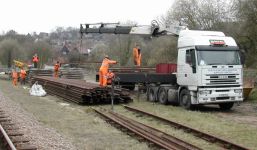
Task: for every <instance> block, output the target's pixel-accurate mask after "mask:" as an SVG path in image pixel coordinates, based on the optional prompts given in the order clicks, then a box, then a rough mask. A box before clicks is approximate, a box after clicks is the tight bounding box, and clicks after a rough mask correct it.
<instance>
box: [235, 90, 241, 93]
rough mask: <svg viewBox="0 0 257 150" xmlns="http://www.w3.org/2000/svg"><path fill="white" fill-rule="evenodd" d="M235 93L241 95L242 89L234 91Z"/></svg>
mask: <svg viewBox="0 0 257 150" xmlns="http://www.w3.org/2000/svg"><path fill="white" fill-rule="evenodd" d="M234 92H235V93H242V89H236V90H234Z"/></svg>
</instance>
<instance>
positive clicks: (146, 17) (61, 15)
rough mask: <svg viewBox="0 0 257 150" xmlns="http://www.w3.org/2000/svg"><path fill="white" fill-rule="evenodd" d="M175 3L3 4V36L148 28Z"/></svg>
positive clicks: (85, 0)
mask: <svg viewBox="0 0 257 150" xmlns="http://www.w3.org/2000/svg"><path fill="white" fill-rule="evenodd" d="M172 2H173V0H159V1H156V0H153V1H151V0H1V9H0V32H1V33H3V32H6V31H9V30H11V29H13V30H15V31H16V32H18V33H21V34H27V33H32V32H37V33H39V32H51V31H53V30H54V29H55V28H56V27H78V28H79V25H80V24H81V23H98V22H126V21H127V20H130V21H135V22H137V23H138V24H140V25H149V24H150V23H151V21H152V20H154V19H156V18H157V17H159V16H161V15H165V13H166V12H167V11H168V10H169V8H170V7H171V6H172Z"/></svg>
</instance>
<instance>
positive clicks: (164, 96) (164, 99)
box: [158, 87, 168, 105]
mask: <svg viewBox="0 0 257 150" xmlns="http://www.w3.org/2000/svg"><path fill="white" fill-rule="evenodd" d="M158 100H159V102H160V103H161V104H164V105H166V104H167V103H168V93H167V90H166V89H165V88H164V87H160V89H159V91H158Z"/></svg>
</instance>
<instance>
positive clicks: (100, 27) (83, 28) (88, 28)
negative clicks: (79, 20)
mask: <svg viewBox="0 0 257 150" xmlns="http://www.w3.org/2000/svg"><path fill="white" fill-rule="evenodd" d="M96 26H97V27H96ZM187 29H188V28H187V27H186V26H175V25H170V26H166V27H160V26H159V24H158V22H157V21H155V20H154V21H152V23H151V25H142V26H137V25H121V24H119V23H96V24H80V33H81V35H83V34H88V33H100V34H102V33H105V34H106V33H109V34H133V35H149V36H161V35H175V36H178V35H179V32H180V31H181V30H187Z"/></svg>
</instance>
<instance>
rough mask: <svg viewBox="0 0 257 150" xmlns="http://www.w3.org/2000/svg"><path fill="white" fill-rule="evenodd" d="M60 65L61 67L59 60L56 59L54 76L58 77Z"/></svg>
mask: <svg viewBox="0 0 257 150" xmlns="http://www.w3.org/2000/svg"><path fill="white" fill-rule="evenodd" d="M60 67H61V65H60V63H59V61H57V62H56V64H55V65H54V77H56V78H58V77H59V69H60Z"/></svg>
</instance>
